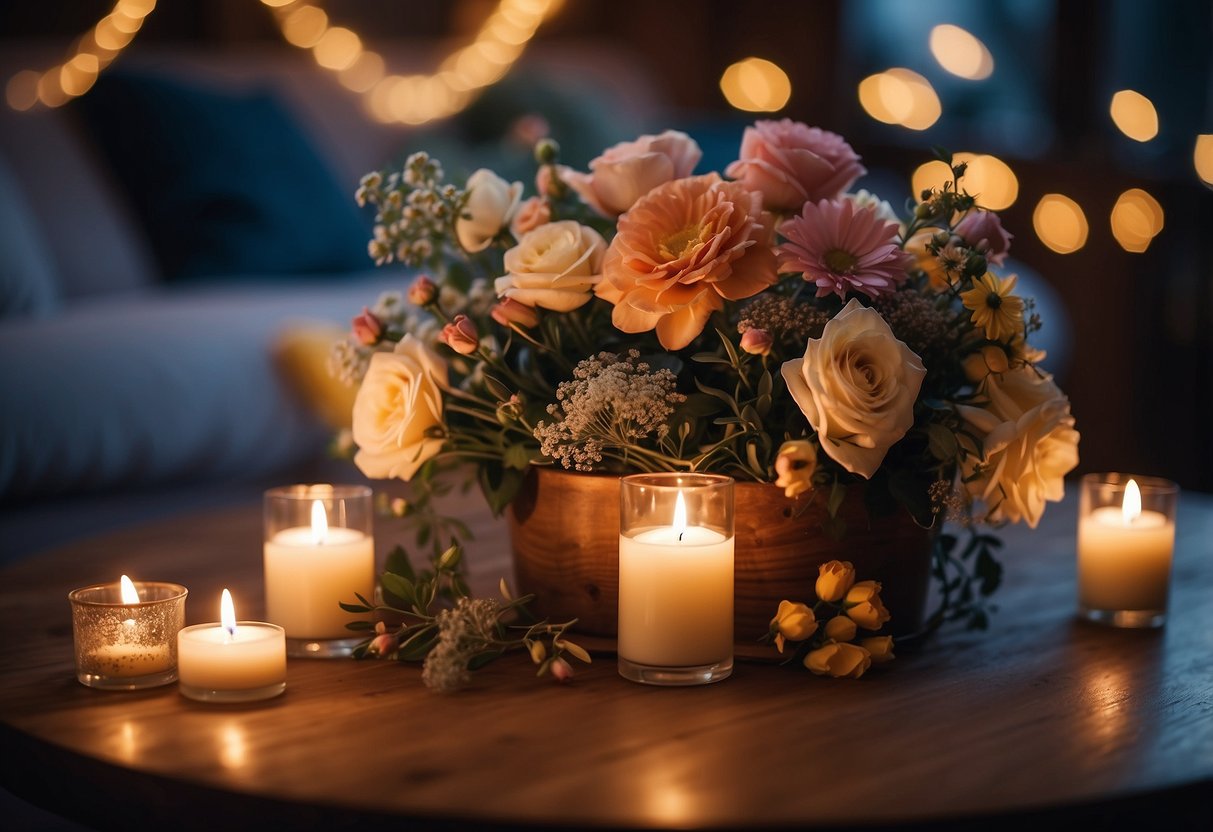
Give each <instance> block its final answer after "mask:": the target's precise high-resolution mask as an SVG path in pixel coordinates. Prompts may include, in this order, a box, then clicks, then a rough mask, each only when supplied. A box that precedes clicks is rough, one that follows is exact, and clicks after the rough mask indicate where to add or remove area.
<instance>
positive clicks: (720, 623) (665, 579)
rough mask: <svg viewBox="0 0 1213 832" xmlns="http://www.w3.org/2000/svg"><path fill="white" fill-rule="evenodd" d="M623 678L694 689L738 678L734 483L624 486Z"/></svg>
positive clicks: (665, 480) (681, 479) (716, 479)
mask: <svg viewBox="0 0 1213 832" xmlns="http://www.w3.org/2000/svg"><path fill="white" fill-rule="evenodd" d="M620 483H621V484H620V534H619V630H618V633H619V635H618V638H619V642H618V654H619V660H618V662H619V673H620V675H622V676H623V677H625V678H627V679H630V680H632V681H635V682H643V683H647V684H656V685H694V684H706V683H708V682H716V681H719V680H721V679H725V678H727V677H728V676H729V675H730V674H731V673H732V672H733V480H732V479H731V478H729V477H722V476H712V475H706V474H637V475H634V476H629V477H624V478H623V479H622V480H621V481H620Z"/></svg>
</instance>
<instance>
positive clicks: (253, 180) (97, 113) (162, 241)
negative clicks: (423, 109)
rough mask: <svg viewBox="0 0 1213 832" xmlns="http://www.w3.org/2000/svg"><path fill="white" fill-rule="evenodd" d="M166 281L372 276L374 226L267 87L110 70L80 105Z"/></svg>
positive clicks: (81, 100)
mask: <svg viewBox="0 0 1213 832" xmlns="http://www.w3.org/2000/svg"><path fill="white" fill-rule="evenodd" d="M72 107H73V109H75V110H76V111H77V112H79V113H80V114H81V115H82V116H83V120H84V122H85V124H86V127H87V130H88V132H89V133H90V134H91V135H92V137H93V138H94V139H95V140H96V142H97V144H98V146H99V147H100V149H101V150H102V152H103V153H104V155H105V156H106V157H107V158H108V159H109V161H110V162H111V164H112V165H113V167H114V170H115V173H116V175H117V178H118V179H119V181H120V182H121V184H122V186H123V187H124V189H125V191H126V194H127V196H128V197H129V199H130V202H131V204H132V205H133V207H134V209H135V212H136V214H137V215H138V216H139V217H140V218H141V219H142V221H143V222H144V224H145V226H146V228H147V231H148V234H149V236H150V238H151V242H152V247H153V250H154V251H155V253H156V257H157V259H158V260H159V261H160V265H161V268H162V271H163V273H164V275H165V277H166V278H169V279H173V278H198V277H216V276H236V275H242V274H258V275H273V274H307V273H333V272H340V271H347V270H357V269H363V268H366V266H367V264H368V259H367V254H366V243H367V240H368V238H369V235H370V223H369V222H368V221H366V220H365V219H364V218H363V215H362V214H361V213H360V212H359V210H358V209H357V207H356V206H355V205H354V203H353V197H352V192H353V187H354V186H353V183H350V186H349V187H348V188H347V187H342V186H341V185H339V184H338V182H337V180H336V178H335V177H334V176H333V174H332V173H331V171H330V170H329V168H328V167H327V166H326V164H325V162H324V161H323V160H322V159H321V157H320V156H319V154H318V153H317V152H316V150H315V149H314V148H313V146H312V145H311V143H310V142H309V140H308V138H307V137H306V136H305V135H304V134H303V132H302V131H301V130H300V127H299V125H298V124H297V123H296V122H295V120H294V119H293V118H292V116H291V115H290V114H289V113H288V112H287V110H286V108H285V107H283V105H282V104H281V103H280V102H279V101H278V100H277V99H276V98H275V97H274V96H273V95H272V94H270V93H268V92H265V91H251V92H245V91H232V90H224V89H218V88H214V89H212V88H210V87H205V86H200V85H197V84H195V83H192V82H186V81H183V80H180V79H178V78H174V77H173V76H171V75H165V74H156V75H153V74H147V73H138V72H130V71H126V72H123V71H110V72H107V73H105V74H104V75H102V77H101V78H100V79H99V80H98V82H97V84H96V86H95V87H94V88H93V89H92V90H91V91H90V92H89V94H88V95H86V96H84V97H82V98H80V99H78V100H77V101H76V102H74V103H73V104H72Z"/></svg>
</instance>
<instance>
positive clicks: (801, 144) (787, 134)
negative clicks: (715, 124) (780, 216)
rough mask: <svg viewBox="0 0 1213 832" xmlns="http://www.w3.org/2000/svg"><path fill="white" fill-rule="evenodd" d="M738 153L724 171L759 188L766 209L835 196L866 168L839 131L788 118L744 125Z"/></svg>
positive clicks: (797, 205) (788, 209)
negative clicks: (838, 133) (833, 131)
mask: <svg viewBox="0 0 1213 832" xmlns="http://www.w3.org/2000/svg"><path fill="white" fill-rule="evenodd" d="M740 155H741V158H740V159H738V160H737V161H736V162H733V163H732V164H730V165H729V166H728V168H726V169H725V175H726V176H729V177H732V178H733V179H739V180H741V182H742V183H744V184H745V186H746V187H747V188H749V189H750V190H752V191H760V192H761V193H762V198H763V203H764V205H765V206H766V208H767V209H768V210H771V211H784V212H792V211H799V210H800V207H801V206H802V205H804V204H805V203H806V202H808V201H810V200H812V201H813V202H818V201H820V200H823V199H837V198H838V197H839V196H840V195H841V194H842V193H843V192H844V191H845V190H846V189H847V188H849V187H851V185H852V184H853V183H854V182H855V180H856V179H858V178H859V177H861V176H863V175H864V174H865V173H867V170H866V169H865V168H864V166H863V165H861V164H860V163H859V156H858V155H857V154H856V153H855V151H854V150H852V149H851V146H850V145H849V144H847V143H846V141H845V140H844V139H843V138H842V136H839V135H837V134H836V133H830V132H828V131H826V130H822V129H820V128H818V127H809V126H808V125H807V124H802V123H801V122H798V121H792V120H791V119H788V118H785V119H780V120H779V121H756V122H754V126H753V127H747V128H746V129H745V132H744V133H743V134H742V137H741V154H740Z"/></svg>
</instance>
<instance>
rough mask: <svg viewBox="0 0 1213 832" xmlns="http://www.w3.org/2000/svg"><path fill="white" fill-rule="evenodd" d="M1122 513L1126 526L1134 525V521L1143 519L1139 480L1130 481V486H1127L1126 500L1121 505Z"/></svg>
mask: <svg viewBox="0 0 1213 832" xmlns="http://www.w3.org/2000/svg"><path fill="white" fill-rule="evenodd" d="M1120 513H1121V516H1122V517H1124V520H1125V525H1126V526H1131V525H1133V521H1135V520H1136V519H1137V518H1138V517H1141V489H1140V488H1138V487H1137V480H1129V484H1128V485H1126V486H1125V499H1124V502H1123V503H1121V504H1120Z"/></svg>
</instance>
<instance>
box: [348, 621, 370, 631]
mask: <svg viewBox="0 0 1213 832" xmlns="http://www.w3.org/2000/svg"><path fill="white" fill-rule="evenodd" d="M345 628H346V629H347V630H373V629H375V624H374V622H372V621H351V622H350V623H348V624H346V625H345Z"/></svg>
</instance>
